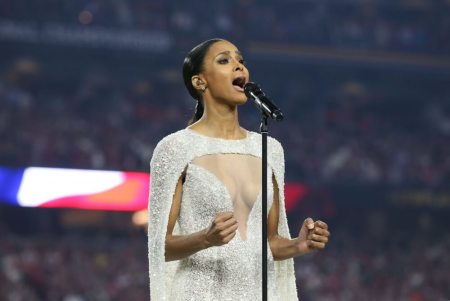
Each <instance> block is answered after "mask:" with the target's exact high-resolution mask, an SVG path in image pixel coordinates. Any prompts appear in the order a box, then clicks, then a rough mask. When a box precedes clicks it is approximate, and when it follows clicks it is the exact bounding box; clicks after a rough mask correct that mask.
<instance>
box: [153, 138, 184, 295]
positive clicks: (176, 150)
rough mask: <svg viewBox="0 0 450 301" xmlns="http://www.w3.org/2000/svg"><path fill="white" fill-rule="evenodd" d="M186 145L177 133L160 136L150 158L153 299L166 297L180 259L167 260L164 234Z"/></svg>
mask: <svg viewBox="0 0 450 301" xmlns="http://www.w3.org/2000/svg"><path fill="white" fill-rule="evenodd" d="M185 149H186V148H185V145H184V143H183V141H182V139H181V140H180V139H176V137H174V134H172V135H169V136H167V137H166V138H164V139H163V140H161V141H160V142H159V143H158V145H157V146H156V148H155V150H154V152H153V156H152V159H151V161H150V172H151V174H150V195H149V202H148V211H149V223H148V259H149V277H150V300H154V301H160V300H167V299H168V298H169V296H170V289H171V288H170V284H171V283H172V279H173V277H174V274H175V270H176V267H177V265H178V261H173V262H165V236H166V231H167V223H168V218H169V213H170V208H171V205H172V200H173V195H174V192H175V187H176V184H177V182H178V179H179V177H180V176H181V174H182V172H183V170H184V167H185V165H186V164H187V162H186V155H185V152H184V151H183V150H185Z"/></svg>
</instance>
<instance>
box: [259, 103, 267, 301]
mask: <svg viewBox="0 0 450 301" xmlns="http://www.w3.org/2000/svg"><path fill="white" fill-rule="evenodd" d="M267 117H268V116H267V115H266V114H264V112H263V111H261V126H260V132H261V137H262V145H261V146H262V185H261V197H262V200H261V202H262V203H261V207H262V239H261V240H262V300H263V301H267V133H268V127H267Z"/></svg>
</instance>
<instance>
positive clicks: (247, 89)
mask: <svg viewBox="0 0 450 301" xmlns="http://www.w3.org/2000/svg"><path fill="white" fill-rule="evenodd" d="M260 90H261V89H260V88H259V86H258V85H257V84H255V83H253V82H248V83H246V84H245V86H244V93H245V95H246V96H247V97H248V98H251V97H252V95H251V94H250V93H251V92H253V93H254V94H256V92H257V91H260Z"/></svg>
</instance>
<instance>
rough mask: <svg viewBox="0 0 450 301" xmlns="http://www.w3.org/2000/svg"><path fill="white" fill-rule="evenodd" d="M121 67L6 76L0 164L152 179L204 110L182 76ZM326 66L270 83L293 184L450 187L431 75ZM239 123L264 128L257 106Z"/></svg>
mask: <svg viewBox="0 0 450 301" xmlns="http://www.w3.org/2000/svg"><path fill="white" fill-rule="evenodd" d="M125 65H126V64H125ZM120 66H121V64H120V63H119V62H117V63H116V65H115V66H111V67H109V69H108V67H99V66H98V67H92V66H90V65H89V66H87V68H86V69H83V70H82V71H81V72H80V71H77V72H75V73H73V72H70V71H69V70H67V68H65V67H58V63H57V62H56V63H55V62H53V63H41V62H39V61H37V60H33V59H25V58H21V59H18V60H16V61H14V62H12V63H11V64H9V67H8V68H6V67H5V69H4V70H5V71H4V72H3V73H2V74H1V75H0V106H1V108H2V109H1V111H0V139H1V140H2V143H1V144H0V165H7V166H30V165H32V166H49V167H68V168H89V169H109V170H111V169H112V170H130V171H148V167H149V159H150V157H151V155H152V151H153V148H154V147H155V145H156V143H157V142H158V141H159V140H160V139H161V138H162V137H164V136H166V135H167V134H169V133H171V132H174V131H177V130H179V129H182V128H184V127H185V126H186V123H187V121H188V120H189V119H190V117H191V114H192V111H193V107H194V101H193V100H192V99H190V97H189V96H188V94H187V93H186V91H185V88H184V85H183V83H182V82H181V75H180V74H179V73H180V72H179V71H178V70H175V71H174V70H170V69H169V70H167V69H164V67H158V66H155V65H154V66H152V72H149V73H148V74H146V75H145V76H142V75H140V76H138V75H133V74H130V73H127V72H122V70H120V68H121V67H120ZM144 68H145V67H144ZM315 69H316V71H315V72H316V74H312V75H311V74H309V73H308V72H309V71H308V70H303V71H299V70H296V69H294V71H292V70H289V69H288V67H286V69H285V70H284V73H285V74H289V76H286V77H284V79H280V78H279V77H278V78H277V76H276V73H274V75H269V74H266V75H264V78H265V79H266V80H267V81H269V82H273V84H274V86H273V88H272V87H268V88H267V89H268V91H271V93H273V94H272V95H277V100H279V101H278V104H279V105H280V107H281V108H282V109H283V111H284V112H285V115H286V118H285V121H283V122H282V123H279V124H277V125H276V126H275V125H274V126H273V127H271V135H272V136H274V137H276V138H277V139H278V140H280V141H281V142H282V144H283V145H284V148H285V154H286V161H287V164H286V166H287V177H288V180H302V181H306V182H308V183H324V182H342V181H344V182H351V183H363V184H365V183H369V184H424V185H431V186H443V185H444V184H446V183H447V184H448V183H449V180H450V157H449V156H448V153H449V152H450V139H449V136H450V105H449V104H450V101H449V98H450V89H449V86H447V85H445V84H443V85H441V86H434V85H433V84H430V83H427V82H426V81H422V80H421V78H419V79H418V82H419V83H420V84H418V86H416V87H411V83H413V81H410V79H407V80H406V82H405V83H402V82H394V83H392V82H391V79H388V78H387V79H385V80H383V79H381V80H379V81H378V82H377V86H371V85H370V80H367V79H365V78H364V77H363V76H360V77H359V78H358V79H355V77H353V76H351V77H346V76H342V77H341V78H339V77H334V76H333V75H331V77H326V72H321V71H317V69H318V68H315ZM290 72H291V74H290ZM324 74H325V75H324ZM318 76H319V78H318V79H317V77H318ZM369 77H370V76H369ZM330 78H331V79H330ZM349 78H353V79H351V80H350V79H349ZM280 80H281V81H283V82H282V83H280V84H277V81H280ZM330 81H331V82H330ZM442 87H444V88H442ZM445 87H447V88H445ZM442 89H444V90H442ZM305 91H306V92H305ZM302 93H303V94H302ZM305 93H306V94H305ZM250 110H251V111H250ZM240 117H241V118H240V119H241V121H243V123H244V126H247V128H249V129H250V130H256V131H258V125H259V120H258V119H259V117H258V114H257V113H256V112H255V111H254V110H253V108H252V106H251V105H249V106H246V107H244V108H243V110H242V114H241V116H240Z"/></svg>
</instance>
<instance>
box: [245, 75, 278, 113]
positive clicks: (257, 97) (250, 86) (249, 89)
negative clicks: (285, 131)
mask: <svg viewBox="0 0 450 301" xmlns="http://www.w3.org/2000/svg"><path fill="white" fill-rule="evenodd" d="M244 92H245V95H246V96H247V97H248V98H251V99H253V101H254V102H255V105H256V107H257V108H258V109H259V110H260V111H261V112H262V113H263V114H264V115H266V116H270V117H271V118H272V119H274V120H276V121H281V120H283V113H281V111H280V109H278V108H277V106H276V105H275V104H274V103H273V102H272V100H270V98H269V97H267V96H266V94H264V92H263V91H262V90H261V88H260V87H259V86H258V85H257V84H255V83H252V82H248V83H246V84H245V86H244Z"/></svg>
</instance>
